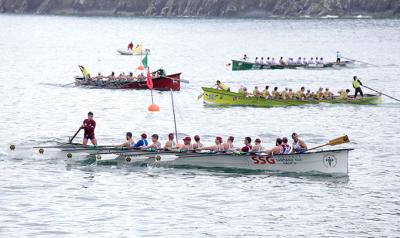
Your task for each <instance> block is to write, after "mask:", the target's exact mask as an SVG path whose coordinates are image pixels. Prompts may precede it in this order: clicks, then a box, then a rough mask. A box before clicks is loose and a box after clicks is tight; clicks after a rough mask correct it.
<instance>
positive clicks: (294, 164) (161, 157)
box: [97, 149, 352, 176]
mask: <svg viewBox="0 0 400 238" xmlns="http://www.w3.org/2000/svg"><path fill="white" fill-rule="evenodd" d="M350 150H352V149H338V150H324V151H317V152H307V153H303V154H287V155H275V156H268V155H266V154H263V153H261V154H234V153H177V154H171V153H168V154H163V153H160V154H156V153H155V154H154V155H150V156H149V155H147V156H143V155H138V156H136V155H118V157H116V158H115V155H108V156H105V157H101V158H100V157H99V158H100V159H98V160H97V163H98V164H100V165H101V164H110V163H111V162H113V161H114V162H115V163H118V164H132V165H138V166H143V165H148V166H153V165H157V166H161V167H182V166H184V167H194V168H227V169H239V170H257V171H277V172H295V173H317V174H331V175H337V176H347V174H348V153H349V151H350ZM112 156H113V157H112ZM111 157H112V158H111Z"/></svg>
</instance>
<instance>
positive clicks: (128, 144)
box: [114, 132, 135, 148]
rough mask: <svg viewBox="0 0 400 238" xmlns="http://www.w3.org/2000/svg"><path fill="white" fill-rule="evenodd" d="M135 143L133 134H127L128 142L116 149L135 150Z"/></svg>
mask: <svg viewBox="0 0 400 238" xmlns="http://www.w3.org/2000/svg"><path fill="white" fill-rule="evenodd" d="M134 145H135V142H134V141H133V139H132V132H127V133H126V141H125V142H124V143H122V144H120V145H114V146H115V147H124V148H133V146H134Z"/></svg>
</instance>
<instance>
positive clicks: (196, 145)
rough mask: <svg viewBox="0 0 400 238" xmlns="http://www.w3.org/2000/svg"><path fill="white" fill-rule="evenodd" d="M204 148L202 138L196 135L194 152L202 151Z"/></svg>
mask: <svg viewBox="0 0 400 238" xmlns="http://www.w3.org/2000/svg"><path fill="white" fill-rule="evenodd" d="M203 147H204V146H203V144H202V143H201V142H200V136H198V135H195V136H194V143H193V149H194V150H198V149H202V148H203Z"/></svg>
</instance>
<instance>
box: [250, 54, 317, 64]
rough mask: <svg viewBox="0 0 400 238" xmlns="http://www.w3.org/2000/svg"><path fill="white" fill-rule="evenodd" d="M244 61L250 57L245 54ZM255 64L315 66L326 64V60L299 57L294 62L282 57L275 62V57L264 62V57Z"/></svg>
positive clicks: (256, 60)
mask: <svg viewBox="0 0 400 238" xmlns="http://www.w3.org/2000/svg"><path fill="white" fill-rule="evenodd" d="M242 59H243V60H244V61H248V60H249V57H247V55H246V54H245V55H244V56H243V58H242ZM254 63H255V64H264V65H315V64H324V58H323V57H315V59H314V58H313V57H311V58H309V59H308V60H307V59H306V58H305V57H303V58H302V57H299V58H297V60H294V59H293V58H287V59H284V58H283V57H281V58H280V59H279V60H278V61H276V60H275V58H274V57H272V58H270V57H267V58H266V59H265V60H264V57H261V58H258V57H256V59H255V60H254Z"/></svg>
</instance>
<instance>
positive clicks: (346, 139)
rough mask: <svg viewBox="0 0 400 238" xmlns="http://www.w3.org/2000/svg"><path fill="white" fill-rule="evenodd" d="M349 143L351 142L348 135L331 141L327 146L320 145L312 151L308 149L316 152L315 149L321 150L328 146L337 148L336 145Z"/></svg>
mask: <svg viewBox="0 0 400 238" xmlns="http://www.w3.org/2000/svg"><path fill="white" fill-rule="evenodd" d="M348 142H350V140H349V137H348V136H347V135H345V136H341V137H338V138H336V139H333V140H330V141H329V142H328V143H326V144H323V145H319V146H316V147H313V148H311V149H308V150H307V151H310V150H315V149H318V148H321V147H324V146H328V145H330V146H335V145H340V144H344V143H348Z"/></svg>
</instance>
